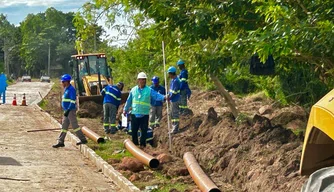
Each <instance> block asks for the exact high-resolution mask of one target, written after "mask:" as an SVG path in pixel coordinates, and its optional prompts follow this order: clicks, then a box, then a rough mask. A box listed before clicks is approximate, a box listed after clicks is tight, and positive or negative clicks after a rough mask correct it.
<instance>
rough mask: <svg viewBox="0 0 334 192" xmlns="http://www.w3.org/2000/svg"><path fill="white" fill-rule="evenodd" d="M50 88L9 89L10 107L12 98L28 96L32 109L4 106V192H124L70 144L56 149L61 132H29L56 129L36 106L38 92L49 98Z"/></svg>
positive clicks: (0, 166)
mask: <svg viewBox="0 0 334 192" xmlns="http://www.w3.org/2000/svg"><path fill="white" fill-rule="evenodd" d="M50 87H51V84H47V83H39V82H32V83H18V84H16V85H13V86H10V87H9V88H8V92H7V94H9V96H8V100H7V103H11V97H10V94H13V93H16V94H19V95H20V94H21V93H27V103H28V105H29V104H30V105H29V106H27V107H23V106H12V105H10V104H6V105H0V135H1V136H0V191H34V192H35V191H120V190H119V188H118V187H117V186H116V185H115V184H114V183H113V182H112V181H110V180H109V179H108V178H106V177H105V176H104V175H102V174H101V173H100V172H98V170H97V169H96V167H94V166H93V165H92V164H91V163H90V161H89V160H87V159H85V158H84V157H83V156H82V155H81V153H80V152H79V151H78V149H77V148H76V147H73V146H72V145H71V144H70V143H68V142H65V145H66V147H65V148H61V149H53V148H52V147H51V146H52V144H54V143H55V142H56V138H57V137H58V132H57V131H53V132H52V131H45V132H34V133H28V132H27V130H32V129H46V128H53V127H54V125H53V123H52V122H51V119H50V117H48V116H47V115H46V114H45V113H44V112H42V111H40V110H39V109H38V108H37V107H35V106H34V105H32V103H37V102H39V100H40V96H39V94H38V91H39V92H41V94H42V95H45V94H46V93H47V92H48V90H49V89H50ZM18 99H20V97H19V98H18ZM19 102H20V103H21V100H19Z"/></svg>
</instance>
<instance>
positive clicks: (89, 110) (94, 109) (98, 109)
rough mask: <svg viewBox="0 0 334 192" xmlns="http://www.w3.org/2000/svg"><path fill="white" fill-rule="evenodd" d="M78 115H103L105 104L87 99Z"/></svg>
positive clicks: (88, 116)
mask: <svg viewBox="0 0 334 192" xmlns="http://www.w3.org/2000/svg"><path fill="white" fill-rule="evenodd" d="M77 115H78V116H79V117H81V118H97V117H101V116H103V105H101V104H97V103H95V102H94V101H86V102H84V103H82V104H81V105H80V107H79V110H78V112H77Z"/></svg>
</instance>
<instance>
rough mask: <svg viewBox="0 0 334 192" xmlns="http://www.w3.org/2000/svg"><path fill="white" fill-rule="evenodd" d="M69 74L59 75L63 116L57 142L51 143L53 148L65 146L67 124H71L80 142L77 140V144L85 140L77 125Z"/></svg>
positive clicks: (74, 101) (74, 93)
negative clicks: (62, 89)
mask: <svg viewBox="0 0 334 192" xmlns="http://www.w3.org/2000/svg"><path fill="white" fill-rule="evenodd" d="M71 79H72V78H71V76H70V75H69V74H64V75H63V76H62V77H61V83H62V85H63V87H64V94H63V98H62V102H61V106H62V108H63V110H64V116H63V121H62V127H61V132H60V135H59V138H58V143H57V144H55V145H53V146H52V147H53V148H58V147H65V145H64V141H65V137H66V133H67V130H68V127H69V125H70V124H71V125H72V128H73V129H74V132H75V134H76V135H77V137H78V138H79V139H80V142H77V145H81V144H86V143H87V140H86V137H85V136H84V134H83V133H82V131H81V128H80V127H79V125H78V120H77V116H76V110H77V108H76V104H75V103H76V91H75V88H74V87H73V86H72V85H71V83H70V81H71Z"/></svg>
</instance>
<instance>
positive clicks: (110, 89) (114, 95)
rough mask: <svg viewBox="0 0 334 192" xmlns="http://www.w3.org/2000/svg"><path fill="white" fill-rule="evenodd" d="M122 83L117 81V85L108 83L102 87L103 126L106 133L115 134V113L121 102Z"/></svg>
mask: <svg viewBox="0 0 334 192" xmlns="http://www.w3.org/2000/svg"><path fill="white" fill-rule="evenodd" d="M123 88H124V83H122V82H119V83H117V85H108V86H106V87H105V88H103V89H102V91H101V95H102V96H103V127H104V132H105V133H106V134H109V133H111V134H115V133H116V131H117V128H116V115H117V111H118V107H119V105H120V103H121V96H122V90H123Z"/></svg>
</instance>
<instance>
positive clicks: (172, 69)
mask: <svg viewBox="0 0 334 192" xmlns="http://www.w3.org/2000/svg"><path fill="white" fill-rule="evenodd" d="M167 72H168V73H176V68H175V67H173V66H172V67H169V68H168V71H167Z"/></svg>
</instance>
